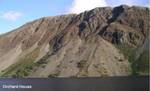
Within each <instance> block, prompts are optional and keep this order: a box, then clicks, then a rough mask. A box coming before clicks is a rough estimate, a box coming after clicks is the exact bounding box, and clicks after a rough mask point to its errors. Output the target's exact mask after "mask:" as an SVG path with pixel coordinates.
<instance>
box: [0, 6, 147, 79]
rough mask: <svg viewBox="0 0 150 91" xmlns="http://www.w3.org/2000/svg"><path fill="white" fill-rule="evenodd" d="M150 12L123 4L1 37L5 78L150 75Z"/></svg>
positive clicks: (1, 73) (0, 54)
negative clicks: (149, 70) (149, 69)
mask: <svg viewBox="0 0 150 91" xmlns="http://www.w3.org/2000/svg"><path fill="white" fill-rule="evenodd" d="M149 13H150V9H149V8H146V7H138V6H132V7H129V6H127V5H121V6H118V7H115V8H111V7H103V8H95V9H93V10H90V11H85V12H83V13H81V14H78V15H77V14H69V15H61V16H55V17H43V18H41V19H38V20H35V21H32V22H29V23H27V24H25V25H23V26H21V27H20V28H18V29H15V30H13V31H11V32H9V33H6V34H3V35H0V76H1V77H46V78H47V77H107V76H129V75H146V74H147V73H148V67H149V66H147V62H148V63H149V58H148V57H147V54H148V53H149V51H147V49H148V47H149V46H144V45H147V44H149V43H148V42H145V41H146V40H149V38H148V36H149V28H150V26H149V24H150V18H149ZM145 49H146V50H145ZM145 55H146V57H147V59H146V58H145ZM143 56H144V57H143ZM141 60H142V61H141ZM145 65H146V66H145ZM143 66H144V67H145V68H144V69H142V68H143Z"/></svg>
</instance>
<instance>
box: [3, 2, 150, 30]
mask: <svg viewBox="0 0 150 91" xmlns="http://www.w3.org/2000/svg"><path fill="white" fill-rule="evenodd" d="M120 4H127V5H140V6H148V7H149V6H150V2H149V0H0V33H5V32H8V31H11V30H13V29H15V28H18V27H20V26H21V25H23V24H25V23H27V22H29V21H32V20H35V19H38V18H41V17H45V16H56V15H61V14H68V13H80V12H83V11H85V10H90V9H92V8H95V7H105V6H112V7H114V6H117V5H120Z"/></svg>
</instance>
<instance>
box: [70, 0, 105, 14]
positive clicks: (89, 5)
mask: <svg viewBox="0 0 150 91" xmlns="http://www.w3.org/2000/svg"><path fill="white" fill-rule="evenodd" d="M105 6H107V3H106V1H105V0H74V1H73V3H72V7H71V8H70V10H69V13H81V12H83V11H85V10H90V9H93V8H95V7H105Z"/></svg>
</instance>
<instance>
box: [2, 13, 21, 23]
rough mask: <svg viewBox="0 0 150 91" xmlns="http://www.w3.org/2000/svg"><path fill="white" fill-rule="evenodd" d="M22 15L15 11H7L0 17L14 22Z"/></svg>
mask: <svg viewBox="0 0 150 91" xmlns="http://www.w3.org/2000/svg"><path fill="white" fill-rule="evenodd" d="M22 15H23V14H22V13H20V12H16V11H8V12H6V13H4V14H3V15H2V16H1V17H2V18H4V19H6V20H9V21H16V20H17V19H18V18H20V17H21V16H22Z"/></svg>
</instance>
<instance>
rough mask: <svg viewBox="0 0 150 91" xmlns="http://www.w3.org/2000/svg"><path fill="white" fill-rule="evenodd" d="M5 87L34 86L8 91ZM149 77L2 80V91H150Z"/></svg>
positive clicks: (0, 87) (0, 84)
mask: <svg viewBox="0 0 150 91" xmlns="http://www.w3.org/2000/svg"><path fill="white" fill-rule="evenodd" d="M3 85H24V86H29V85H31V86H32V89H27V88H26V89H20V88H17V89H8V88H5V89H4V88H3ZM148 87H149V76H140V77H110V78H50V79H42V78H41V79H10V78H8V79H6V78H1V79H0V91H149V88H148Z"/></svg>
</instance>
